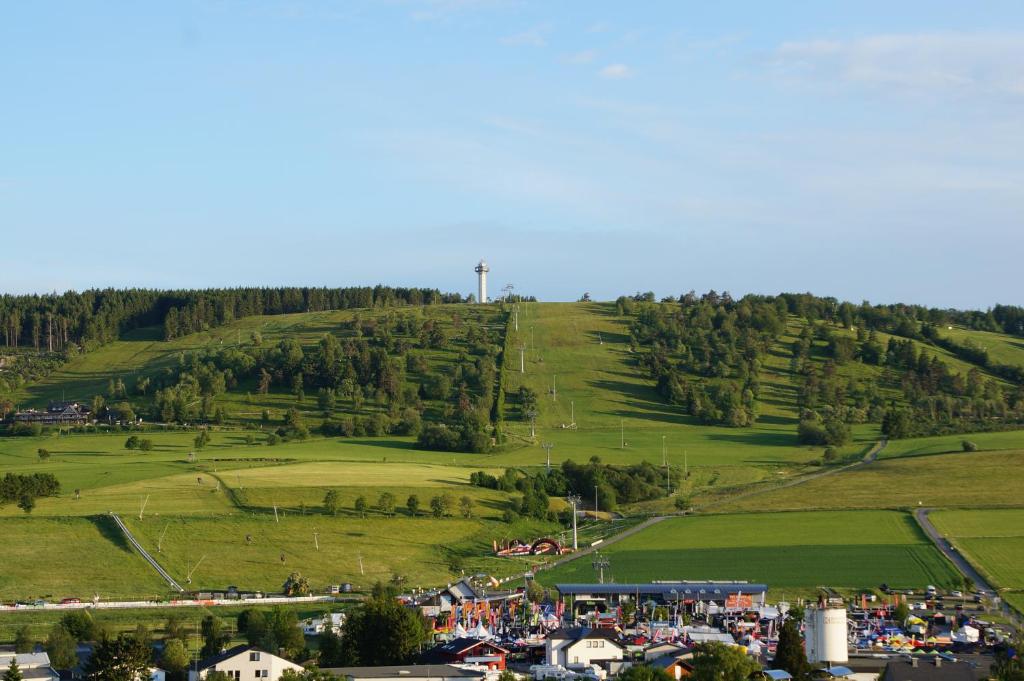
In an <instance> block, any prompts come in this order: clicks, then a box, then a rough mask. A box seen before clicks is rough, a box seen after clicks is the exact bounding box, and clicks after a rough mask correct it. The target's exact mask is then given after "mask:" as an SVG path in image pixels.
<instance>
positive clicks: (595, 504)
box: [594, 485, 597, 514]
mask: <svg viewBox="0 0 1024 681" xmlns="http://www.w3.org/2000/svg"><path fill="white" fill-rule="evenodd" d="M594 513H595V514H597V485H594Z"/></svg>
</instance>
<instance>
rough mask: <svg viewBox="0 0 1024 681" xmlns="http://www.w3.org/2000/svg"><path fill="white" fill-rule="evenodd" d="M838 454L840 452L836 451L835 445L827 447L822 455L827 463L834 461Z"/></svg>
mask: <svg viewBox="0 0 1024 681" xmlns="http://www.w3.org/2000/svg"><path fill="white" fill-rule="evenodd" d="M838 456H839V453H838V452H837V451H836V448H835V447H826V448H825V454H824V455H823V456H822V459H824V461H825V463H832V462H833V461H835V460H836V458H837V457H838Z"/></svg>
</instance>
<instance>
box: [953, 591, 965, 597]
mask: <svg viewBox="0 0 1024 681" xmlns="http://www.w3.org/2000/svg"><path fill="white" fill-rule="evenodd" d="M949 595H950V596H952V597H953V598H963V597H964V592H963V591H950V592H949Z"/></svg>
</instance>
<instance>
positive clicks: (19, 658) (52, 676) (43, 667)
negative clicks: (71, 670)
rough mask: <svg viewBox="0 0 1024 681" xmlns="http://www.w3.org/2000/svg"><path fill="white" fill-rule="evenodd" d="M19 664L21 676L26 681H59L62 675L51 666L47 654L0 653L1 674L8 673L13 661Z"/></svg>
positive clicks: (3, 651)
mask: <svg viewBox="0 0 1024 681" xmlns="http://www.w3.org/2000/svg"><path fill="white" fill-rule="evenodd" d="M12 658H13V659H14V660H15V661H16V662H17V663H18V669H20V670H21V676H22V678H23V679H25V681H59V679H60V675H59V674H58V673H57V672H56V671H54V669H53V667H51V666H50V656H49V655H48V654H47V653H45V652H40V653H15V652H14V651H6V650H2V651H0V673H2V672H4V671H7V668H8V667H9V666H10V665H11V659H12Z"/></svg>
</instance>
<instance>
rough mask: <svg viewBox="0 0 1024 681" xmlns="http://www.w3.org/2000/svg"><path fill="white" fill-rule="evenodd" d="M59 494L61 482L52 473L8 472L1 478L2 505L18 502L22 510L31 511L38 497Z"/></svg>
mask: <svg viewBox="0 0 1024 681" xmlns="http://www.w3.org/2000/svg"><path fill="white" fill-rule="evenodd" d="M44 451H45V450H44ZM58 494H60V482H58V481H57V478H55V477H54V476H53V475H52V474H51V473H27V474H22V473H7V474H5V475H4V477H3V478H0V506H2V505H4V504H7V503H11V502H17V503H18V506H19V507H20V508H21V509H22V510H24V511H25V512H26V513H29V512H30V511H31V510H32V508H34V506H35V500H36V499H37V498H39V497H55V496H57V495H58Z"/></svg>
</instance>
